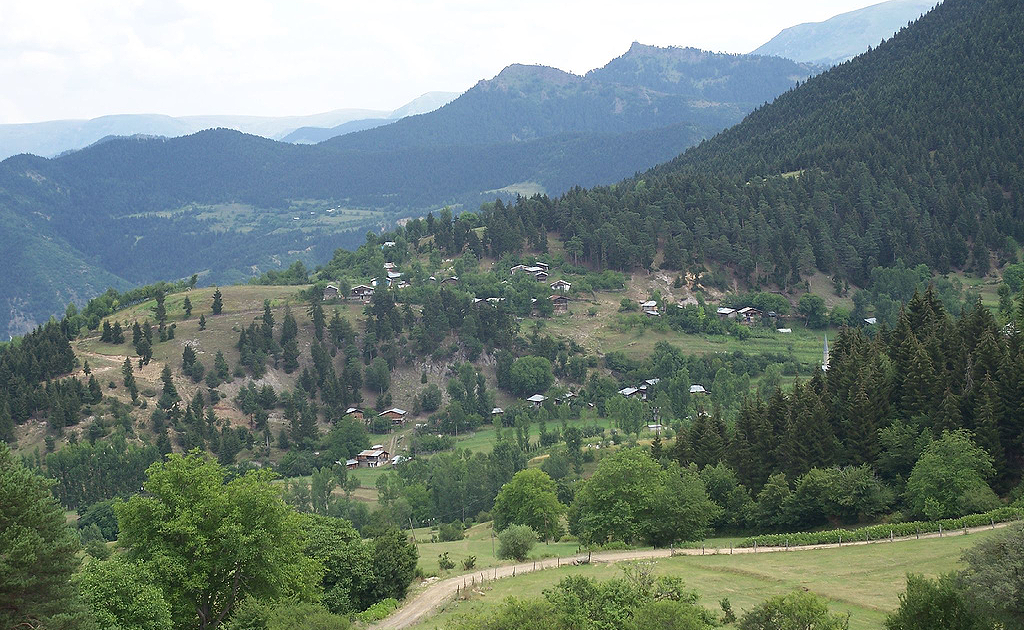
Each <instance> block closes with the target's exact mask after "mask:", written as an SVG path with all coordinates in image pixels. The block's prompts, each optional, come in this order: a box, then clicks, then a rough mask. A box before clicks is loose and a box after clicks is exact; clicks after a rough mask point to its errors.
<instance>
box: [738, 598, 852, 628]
mask: <svg viewBox="0 0 1024 630" xmlns="http://www.w3.org/2000/svg"><path fill="white" fill-rule="evenodd" d="M849 627H850V616H849V615H848V614H847V615H840V614H833V613H830V612H829V611H828V604H827V603H826V602H825V600H824V599H822V598H821V597H819V596H817V595H815V594H814V593H806V592H803V591H794V592H792V593H789V594H788V595H779V596H777V597H772V598H771V599H769V600H766V601H765V602H764V603H762V604H761V605H760V606H758V607H756V608H754V609H753V610H750V611H749V612H747V613H746V614H744V615H743V618H742V619H740V623H739V628H740V630H796V629H798V628H814V630H846V629H847V628H849Z"/></svg>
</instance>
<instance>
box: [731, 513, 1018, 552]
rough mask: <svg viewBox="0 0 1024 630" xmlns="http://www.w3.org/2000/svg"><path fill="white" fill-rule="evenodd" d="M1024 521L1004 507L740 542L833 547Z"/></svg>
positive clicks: (773, 545) (774, 535)
mask: <svg viewBox="0 0 1024 630" xmlns="http://www.w3.org/2000/svg"><path fill="white" fill-rule="evenodd" d="M1020 519H1024V508H1019V507H1002V508H998V509H995V510H992V511H991V512H984V513H982V514H972V515H970V516H962V517H960V518H947V519H943V520H941V521H907V522H903V523H887V524H884V525H871V526H869V527H861V528H859V529H853V530H851V529H830V530H826V531H820V532H795V533H791V534H764V535H761V536H753V537H751V538H747V539H745V540H743V541H742V542H740V544H739V546H740V547H753V546H754V544H755V543H756V544H757V546H758V547H784V546H786V545H787V544H789V545H793V546H796V545H825V544H829V545H834V544H836V543H838V542H847V541H851V542H852V541H857V540H880V539H882V538H888V537H889V535H890V532H891V533H892V535H893V536H896V537H904V536H914V535H916V534H926V533H932V532H937V531H939V527H941V528H942V531H952V530H957V529H963V528H965V527H981V526H983V525H989V524H991V523H1007V522H1010V521H1016V520H1020Z"/></svg>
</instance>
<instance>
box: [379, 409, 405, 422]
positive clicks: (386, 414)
mask: <svg viewBox="0 0 1024 630" xmlns="http://www.w3.org/2000/svg"><path fill="white" fill-rule="evenodd" d="M407 413H409V412H408V411H406V410H405V409H399V408H398V407H392V408H391V409H388V410H386V411H382V412H380V414H379V415H378V417H379V418H388V419H390V420H391V424H395V425H398V424H402V423H403V422H405V415H406V414H407Z"/></svg>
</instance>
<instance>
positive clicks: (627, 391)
mask: <svg viewBox="0 0 1024 630" xmlns="http://www.w3.org/2000/svg"><path fill="white" fill-rule="evenodd" d="M660 382H661V379H660V378H649V379H647V380H646V381H644V382H643V383H640V385H638V386H637V387H623V388H622V389H620V390H619V395H621V396H624V397H626V398H633V397H636V398H639V399H640V400H647V394H648V392H650V391H651V389H652V388H653V387H654V386H655V385H657V384H658V383H660ZM690 393H691V394H706V393H708V390H706V389H704V386H703V385H690Z"/></svg>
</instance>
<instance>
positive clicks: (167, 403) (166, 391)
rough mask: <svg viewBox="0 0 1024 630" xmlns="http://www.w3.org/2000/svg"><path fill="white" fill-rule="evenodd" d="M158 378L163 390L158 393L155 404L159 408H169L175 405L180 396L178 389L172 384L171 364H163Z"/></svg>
mask: <svg viewBox="0 0 1024 630" xmlns="http://www.w3.org/2000/svg"><path fill="white" fill-rule="evenodd" d="M160 380H161V381H162V382H163V384H164V387H163V392H162V393H161V394H160V400H159V401H157V406H158V407H160V408H161V409H166V410H171V409H173V408H175V407H176V405H177V404H178V401H179V400H181V397H180V396H179V395H178V389H177V388H176V387H175V386H174V379H173V378H172V376H171V366H169V365H164V369H163V371H162V372H161V373H160Z"/></svg>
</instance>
